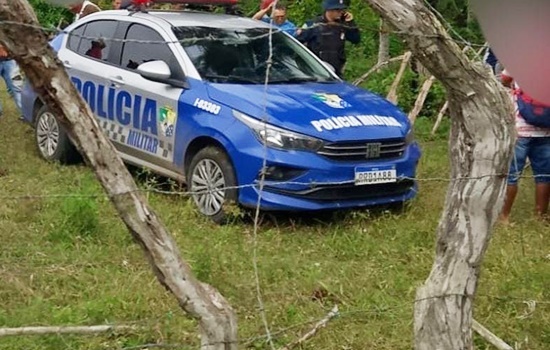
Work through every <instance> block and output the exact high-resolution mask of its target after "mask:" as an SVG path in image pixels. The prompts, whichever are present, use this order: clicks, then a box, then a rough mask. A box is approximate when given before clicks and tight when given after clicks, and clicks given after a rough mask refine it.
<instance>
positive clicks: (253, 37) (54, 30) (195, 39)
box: [0, 21, 485, 48]
mask: <svg viewBox="0 0 550 350" xmlns="http://www.w3.org/2000/svg"><path fill="white" fill-rule="evenodd" d="M0 25H9V26H20V27H25V28H30V29H35V30H40V31H42V32H45V33H49V34H54V35H60V34H65V35H70V36H73V37H77V38H81V39H86V40H90V41H91V40H100V39H101V40H103V41H104V42H121V43H139V44H186V43H191V44H192V43H196V42H200V41H230V40H231V38H221V37H215V36H213V35H208V36H204V37H192V38H185V39H178V40H142V39H126V38H112V37H96V36H89V35H84V34H79V33H75V32H74V31H67V30H65V29H59V28H51V27H50V28H48V27H44V26H41V25H35V24H30V23H21V22H16V21H0ZM323 26H339V27H341V28H344V29H359V30H362V31H365V30H366V31H370V32H376V33H380V32H381V30H380V28H377V27H372V26H367V25H357V26H349V25H346V24H327V23H314V24H312V25H310V26H308V27H300V28H297V30H300V31H301V32H305V31H309V30H315V29H317V28H319V27H323ZM270 28H271V29H269V28H262V27H257V28H252V27H251V28H246V29H242V28H234V29H235V31H236V32H244V31H246V30H247V29H252V30H257V29H266V30H267V32H266V33H262V34H258V35H251V36H246V38H242V40H245V41H253V40H259V39H263V38H267V37H269V36H270V35H272V34H273V33H282V32H284V30H281V29H280V28H277V27H274V26H270ZM228 29H231V28H228ZM384 32H386V33H388V34H393V35H397V36H409V37H421V38H432V39H442V40H449V41H453V42H455V43H457V44H461V45H466V46H470V47H472V48H474V47H478V48H482V47H484V46H485V44H476V43H472V42H469V41H467V40H465V39H463V38H462V37H461V38H460V39H455V38H453V37H451V36H444V35H440V34H420V33H413V32H409V31H399V30H384Z"/></svg>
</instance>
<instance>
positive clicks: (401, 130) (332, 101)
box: [206, 83, 410, 142]
mask: <svg viewBox="0 0 550 350" xmlns="http://www.w3.org/2000/svg"><path fill="white" fill-rule="evenodd" d="M206 85H207V91H208V94H209V97H210V98H211V99H212V100H213V101H216V102H218V103H220V104H223V105H226V106H228V107H230V108H233V109H235V110H238V111H240V112H242V113H244V114H247V115H249V116H251V117H254V118H257V119H262V117H263V116H265V115H267V118H268V119H267V121H268V123H270V124H272V125H276V126H278V127H281V128H285V129H288V130H292V131H295V132H299V133H302V134H306V135H310V136H314V137H317V138H320V139H323V140H326V141H331V142H335V141H353V140H375V139H385V138H400V137H404V136H405V135H406V133H407V132H408V130H409V128H410V123H409V120H408V118H407V116H406V115H405V114H404V113H403V112H402V111H401V110H400V109H399V108H398V107H396V106H395V105H393V104H392V103H391V102H389V101H387V100H386V99H384V98H382V97H380V96H378V95H376V94H373V93H371V92H368V91H366V90H363V89H361V88H358V87H356V86H353V85H350V84H347V83H327V84H322V83H306V84H289V85H279V84H270V85H268V86H267V90H266V88H265V86H264V85H244V84H211V83H207V84H206ZM264 110H265V112H264Z"/></svg>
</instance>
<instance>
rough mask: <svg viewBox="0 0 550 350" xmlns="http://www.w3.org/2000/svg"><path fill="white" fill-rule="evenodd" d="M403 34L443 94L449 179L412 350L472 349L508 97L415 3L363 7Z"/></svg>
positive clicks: (505, 155) (500, 183) (508, 133)
mask: <svg viewBox="0 0 550 350" xmlns="http://www.w3.org/2000/svg"><path fill="white" fill-rule="evenodd" d="M365 1H366V2H367V3H369V4H370V5H371V6H372V7H373V9H374V10H375V11H376V12H378V13H379V14H380V15H381V16H382V17H384V18H385V19H386V20H387V21H388V23H390V24H391V25H392V26H394V27H396V28H397V29H398V31H399V32H401V33H404V34H403V35H404V39H405V40H406V42H407V44H408V45H409V48H410V49H411V50H412V51H413V53H414V55H415V56H416V57H417V58H418V59H419V60H420V62H421V63H422V65H423V66H424V67H426V68H427V69H428V70H429V71H430V72H431V73H432V74H433V75H434V76H435V77H436V78H437V79H438V80H440V81H441V83H442V84H443V86H444V87H445V89H446V90H447V96H448V101H449V110H450V116H451V119H452V130H451V137H450V141H449V142H450V147H449V148H450V157H451V165H452V166H451V178H452V179H455V180H452V181H451V183H450V184H449V188H448V191H447V196H446V200H445V209H444V212H443V214H442V216H441V220H440V223H439V227H438V229H437V247H436V257H435V261H434V264H433V267H432V271H431V273H430V275H429V277H428V279H427V280H426V281H425V283H424V285H423V286H422V287H420V288H419V289H418V291H417V301H416V304H415V315H414V316H415V321H414V329H415V347H416V349H418V350H424V349H438V350H439V349H448V350H458V349H472V347H473V345H472V332H471V327H472V307H473V300H474V296H475V293H476V289H477V283H478V277H479V274H480V268H481V263H482V261H483V257H484V255H485V251H486V249H487V247H488V244H489V240H490V237H491V230H492V228H493V225H494V224H495V222H496V220H497V218H498V215H499V212H500V209H501V207H502V203H503V199H504V190H505V187H506V176H505V174H507V172H508V165H509V160H510V156H511V151H512V145H513V142H514V136H513V135H515V134H514V132H513V130H514V124H513V118H512V106H511V102H510V98H509V97H508V96H507V94H506V92H505V91H504V89H503V88H502V87H501V86H500V84H499V83H498V82H497V80H496V79H495V78H494V77H493V76H492V75H490V73H489V72H488V71H487V70H485V69H483V68H482V66H481V65H480V64H477V63H472V62H470V61H469V60H468V58H467V57H466V55H464V54H463V53H461V52H460V48H459V47H458V46H457V45H456V44H455V43H454V42H453V41H452V40H451V38H450V37H449V36H448V35H447V33H446V32H445V30H444V29H443V27H442V26H441V24H440V23H439V22H438V20H437V18H436V17H435V16H434V15H433V14H432V13H431V12H430V11H429V10H427V8H426V7H425V5H424V4H423V3H422V1H419V0H365Z"/></svg>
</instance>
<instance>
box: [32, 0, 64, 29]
mask: <svg viewBox="0 0 550 350" xmlns="http://www.w3.org/2000/svg"><path fill="white" fill-rule="evenodd" d="M28 1H29V3H30V4H31V6H32V7H33V9H34V12H35V13H36V16H37V17H38V22H40V25H42V26H43V27H46V28H56V27H57V26H58V25H62V24H63V23H65V24H66V23H70V22H71V21H72V20H73V18H74V15H73V14H72V13H71V12H70V11H69V10H68V9H66V8H64V7H61V6H54V5H51V4H49V3H46V2H45V1H44V0H28Z"/></svg>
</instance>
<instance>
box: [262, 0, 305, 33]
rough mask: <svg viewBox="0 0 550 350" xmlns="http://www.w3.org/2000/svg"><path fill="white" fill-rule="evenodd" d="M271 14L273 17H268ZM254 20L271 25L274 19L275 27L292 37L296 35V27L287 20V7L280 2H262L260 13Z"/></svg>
mask: <svg viewBox="0 0 550 350" xmlns="http://www.w3.org/2000/svg"><path fill="white" fill-rule="evenodd" d="M270 12H271V17H270V16H269V15H268V13H270ZM252 18H253V19H256V20H261V21H264V22H266V23H271V19H272V18H273V25H274V26H275V27H277V28H279V29H280V30H281V31H283V32H286V33H288V34H290V35H292V36H295V35H296V25H295V24H294V23H292V22H291V21H289V20H288V19H287V16H286V6H285V5H284V4H281V3H279V2H278V1H262V5H261V9H260V11H258V12H256V14H254V16H252Z"/></svg>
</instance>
